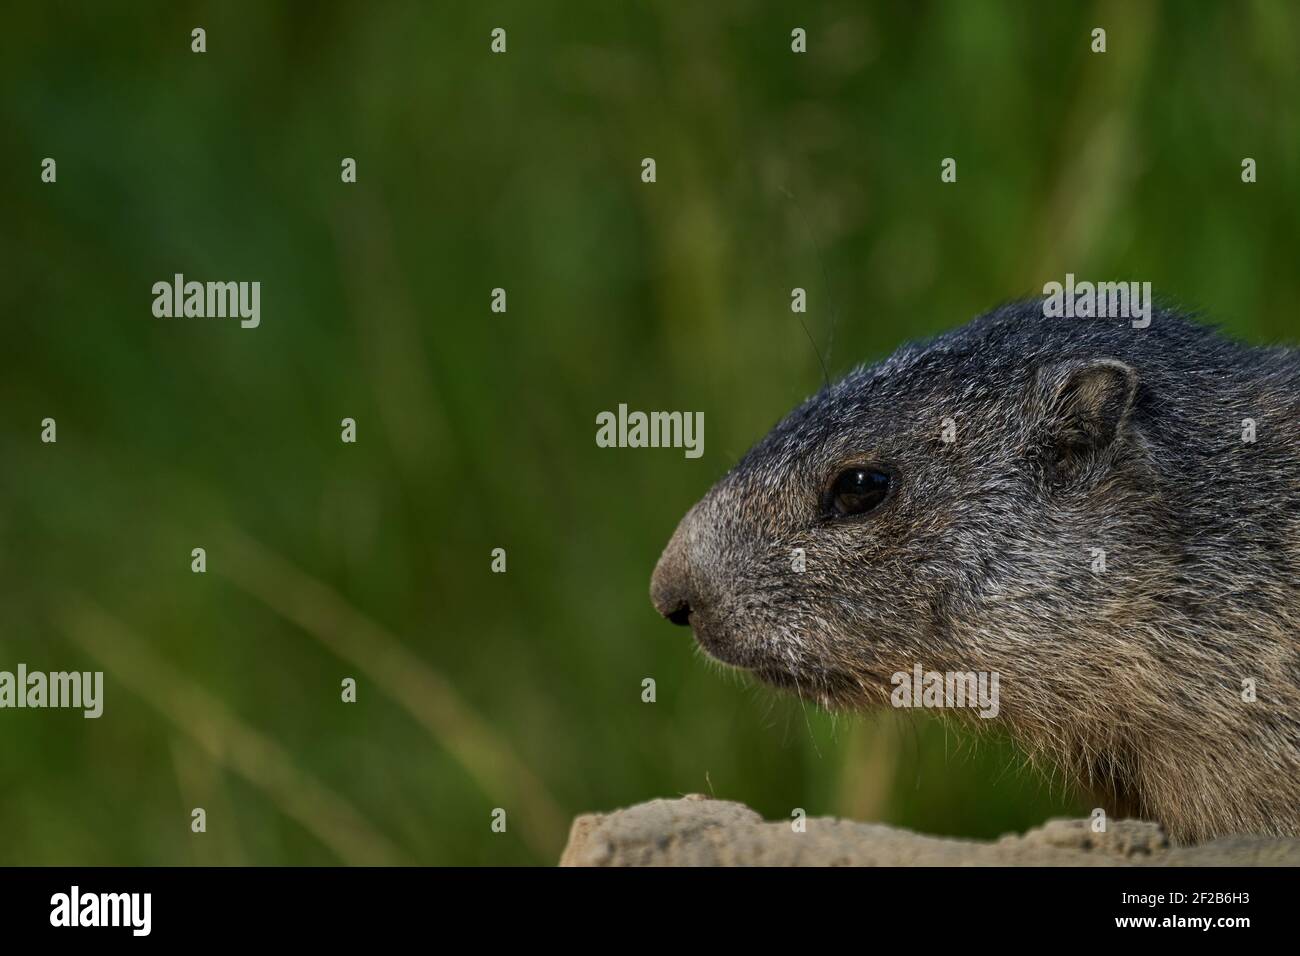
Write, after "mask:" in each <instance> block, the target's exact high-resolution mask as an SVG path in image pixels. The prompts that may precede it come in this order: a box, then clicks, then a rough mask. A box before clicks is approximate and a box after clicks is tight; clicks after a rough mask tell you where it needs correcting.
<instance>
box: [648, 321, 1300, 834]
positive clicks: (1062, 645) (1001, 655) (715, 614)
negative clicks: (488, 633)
mask: <svg viewBox="0 0 1300 956" xmlns="http://www.w3.org/2000/svg"><path fill="white" fill-rule="evenodd" d="M1298 563H1300V354H1298V353H1297V352H1295V351H1292V350H1289V349H1282V348H1251V347H1248V346H1244V345H1241V344H1238V343H1235V342H1232V341H1230V340H1228V339H1227V338H1225V337H1223V336H1222V335H1220V334H1219V333H1218V332H1216V331H1214V330H1213V329H1211V328H1208V327H1205V326H1202V325H1199V324H1197V323H1195V322H1192V321H1190V320H1189V319H1187V318H1185V317H1184V316H1182V315H1179V314H1176V313H1175V312H1173V311H1171V310H1168V309H1157V310H1155V312H1154V314H1153V317H1152V321H1151V323H1150V326H1149V327H1148V328H1145V329H1135V328H1133V327H1132V326H1131V325H1130V323H1129V322H1128V321H1127V320H1123V319H1098V318H1090V319H1068V320H1067V319H1049V318H1045V317H1044V315H1043V303H1042V302H1041V301H1030V302H1024V303H1018V304H1014V305H1009V306H1004V307H1002V308H1000V309H997V310H995V311H993V312H991V313H988V314H986V315H984V316H981V317H980V318H978V319H976V320H974V321H973V322H971V323H970V324H969V325H967V326H964V327H962V328H959V329H957V330H955V331H953V332H949V333H947V334H944V335H941V336H939V337H938V338H936V339H933V340H932V341H930V342H927V343H921V344H912V345H907V346H904V347H903V348H901V349H900V350H899V351H898V352H896V353H895V354H894V355H893V356H891V357H890V358H888V359H886V360H885V361H883V362H880V363H879V364H876V365H873V366H870V367H862V368H859V369H857V370H855V371H853V372H852V373H850V374H849V375H848V376H847V377H845V378H844V379H842V380H841V381H839V382H837V383H835V384H833V385H829V386H827V387H826V388H824V389H823V390H822V391H821V392H819V393H818V394H817V395H815V396H813V397H812V398H810V399H808V400H807V401H806V402H804V403H803V404H802V405H800V406H799V407H798V408H796V409H795V410H794V411H793V412H791V413H790V414H789V415H788V416H787V417H786V418H785V419H784V420H783V421H781V422H780V423H779V424H778V425H777V426H776V427H775V428H774V429H773V430H772V431H771V433H770V434H768V435H767V437H765V438H764V439H763V440H762V441H760V442H759V443H758V444H757V445H755V446H754V448H752V449H751V450H750V451H749V452H748V453H747V454H746V455H745V456H744V458H743V459H742V460H741V461H740V463H739V464H737V465H736V466H735V467H734V468H732V469H731V471H730V472H728V473H727V474H726V475H725V476H724V477H723V478H722V479H721V480H720V481H718V483H717V484H716V485H715V486H714V487H713V488H712V490H710V491H709V492H708V494H707V495H706V496H705V497H704V498H703V500H701V501H700V502H699V503H697V504H696V505H695V506H694V507H693V508H692V509H691V510H690V512H689V513H688V514H687V515H686V517H685V518H683V519H682V522H681V524H680V525H679V526H678V528H677V531H676V533H675V534H674V535H673V536H672V539H671V540H670V541H669V543H668V546H667V548H666V549H665V550H664V553H663V556H662V558H661V559H660V560H659V564H658V566H657V567H656V568H655V571H654V577H653V579H652V581H651V597H652V600H653V603H654V605H655V608H656V609H657V610H658V611H659V612H660V613H661V614H663V615H664V616H666V617H667V618H669V619H670V620H671V621H673V622H674V623H677V624H689V625H690V626H691V627H693V628H694V631H695V636H696V638H697V639H698V641H699V642H700V644H701V645H703V647H704V648H705V649H706V650H707V651H708V652H709V653H710V654H711V655H712V656H713V657H715V658H717V659H718V660H720V661H723V662H724V663H727V664H731V665H734V666H736V667H740V668H744V669H746V670H748V671H750V672H752V673H753V674H754V675H756V676H757V677H759V678H761V679H763V680H765V681H767V682H770V683H773V684H776V685H779V686H783V687H787V688H791V689H795V690H797V691H798V692H800V693H801V694H802V695H805V696H807V697H810V698H812V699H815V700H817V701H819V702H820V703H822V704H823V705H824V706H827V707H831V708H856V707H860V706H865V705H872V704H875V705H879V704H886V705H887V704H888V703H889V702H890V700H891V693H892V692H893V691H894V689H895V686H896V684H897V679H896V678H895V677H893V676H891V675H899V674H909V675H910V674H911V673H912V672H913V670H914V669H915V668H918V667H920V668H924V670H925V671H927V672H928V671H937V672H981V673H995V674H998V675H1000V685H999V686H1000V696H1001V700H1000V702H999V708H998V713H997V717H996V719H994V720H980V719H973V720H971V721H970V723H972V724H975V725H985V726H988V725H1002V726H1004V727H1005V728H1006V729H1007V730H1008V731H1009V733H1010V734H1011V736H1012V737H1013V738H1014V739H1015V740H1016V741H1017V742H1018V743H1019V744H1020V745H1021V746H1022V747H1023V748H1024V750H1025V751H1026V752H1027V753H1028V754H1029V755H1030V757H1031V758H1033V759H1043V760H1047V761H1050V762H1051V763H1052V764H1054V765H1056V766H1057V767H1059V768H1061V769H1062V770H1063V771H1064V772H1065V773H1066V774H1067V775H1068V776H1069V777H1071V778H1073V779H1074V780H1076V781H1077V782H1079V783H1080V784H1081V785H1083V786H1084V787H1085V788H1086V789H1088V790H1089V791H1091V792H1092V793H1094V794H1095V795H1096V796H1097V798H1098V799H1099V800H1100V801H1101V802H1102V803H1103V804H1104V805H1105V806H1106V807H1107V808H1108V810H1109V811H1110V812H1112V813H1115V814H1120V815H1129V816H1139V817H1143V818H1146V819H1152V820H1155V821H1158V822H1159V823H1161V824H1162V825H1164V827H1165V828H1166V829H1167V831H1168V832H1169V833H1170V834H1171V835H1173V836H1174V837H1176V838H1178V839H1181V840H1185V841H1196V840H1202V839H1206V838H1210V837H1214V836H1217V835H1220V834H1227V833H1240V832H1253V833H1268V834H1290V835H1294V834H1297V833H1300V568H1298V567H1297V564H1298ZM800 569H801V570H800ZM945 713H946V711H945ZM963 713H966V714H967V715H969V716H971V717H975V714H976V712H975V711H974V710H967V711H963Z"/></svg>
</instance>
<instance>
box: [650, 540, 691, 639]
mask: <svg viewBox="0 0 1300 956" xmlns="http://www.w3.org/2000/svg"><path fill="white" fill-rule="evenodd" d="M683 524H685V522H683ZM685 539H686V536H685V533H684V532H683V530H682V528H681V527H678V529H677V531H676V533H675V534H674V535H673V537H672V540H670V541H669V542H668V547H666V548H664V553H663V555H662V556H661V557H660V558H659V563H658V564H657V565H655V573H654V575H653V576H652V577H651V578H650V602H651V603H652V604H653V605H654V606H655V610H656V611H658V612H659V613H660V614H662V615H663V616H664V617H666V618H668V620H670V621H672V622H673V623H674V624H680V625H682V626H683V627H685V626H686V625H688V624H690V623H691V591H690V580H691V576H690V565H689V564H688V563H687V560H686V540H685Z"/></svg>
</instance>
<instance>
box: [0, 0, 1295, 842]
mask: <svg viewBox="0 0 1300 956" xmlns="http://www.w3.org/2000/svg"><path fill="white" fill-rule="evenodd" d="M115 6H116V8H117V12H112V10H113V6H111V5H106V4H95V5H72V4H53V3H45V2H23V3H13V4H8V5H7V9H6V16H5V23H4V29H3V30H2V31H0V109H2V113H0V120H2V127H3V130H4V132H3V139H4V142H5V144H6V145H5V146H4V148H3V150H2V151H0V183H2V186H0V189H2V190H3V201H2V203H0V215H2V216H3V229H0V254H2V261H3V263H4V268H3V283H0V315H2V316H3V329H2V332H3V334H2V337H0V609H2V613H3V619H2V622H3V627H2V628H0V669H8V670H13V669H14V668H15V667H16V665H17V663H18V662H19V661H22V662H25V663H26V664H27V665H28V666H29V667H30V668H33V669H40V670H67V669H87V670H94V669H102V670H104V671H106V705H105V713H104V716H103V717H102V718H101V719H99V720H85V719H83V718H82V717H81V715H80V714H79V713H77V712H69V711H54V710H46V711H30V710H23V711H18V710H4V711H0V827H2V828H3V833H4V836H3V838H0V862H3V863H9V864H46V863H69V864H118V863H122V864H145V863H164V864H172V863H189V862H198V863H294V864H297V863H335V862H419V863H457V864H475V863H512V864H513V863H552V862H554V860H555V859H556V856H557V854H558V851H559V849H560V847H561V846H562V844H563V841H564V837H565V834H566V829H567V825H568V821H569V819H570V818H571V817H572V816H573V815H574V814H576V813H579V812H584V811H590V810H610V809H613V808H616V807H619V806H624V805H628V804H631V803H635V802H639V801H642V800H646V799H649V798H652V797H659V796H674V795H677V794H682V793H690V792H705V793H710V792H711V793H714V794H716V795H717V796H719V797H725V798H730V799H736V800H741V801H744V802H746V803H749V804H750V805H752V806H753V807H755V808H756V809H758V810H759V811H760V812H762V813H763V814H765V815H767V816H769V817H773V818H788V816H789V814H790V812H791V810H792V809H793V808H794V807H803V808H805V809H806V810H807V811H808V813H809V814H812V815H820V814H840V815H848V816H853V817H856V818H860V819H870V820H883V821H887V822H890V823H895V824H900V825H903V826H907V827H912V828H917V829H921V830H925V831H930V832H935V833H945V834H964V835H971V836H984V837H988V836H994V835H996V834H999V833H1002V832H1005V831H1007V830H1011V829H1020V828H1024V827H1027V826H1031V825H1034V824H1036V823H1038V822H1041V821H1042V820H1043V819H1045V818H1046V817H1048V816H1050V815H1053V814H1063V813H1079V812H1082V811H1084V810H1086V809H1087V808H1088V806H1089V805H1088V804H1087V803H1085V802H1082V801H1081V800H1079V799H1078V798H1077V797H1076V796H1075V795H1074V794H1072V793H1071V791H1070V790H1069V789H1068V788H1067V787H1066V786H1065V785H1064V784H1063V783H1062V781H1060V780H1059V779H1056V780H1053V779H1052V778H1051V777H1050V776H1049V775H1047V774H1045V773H1042V772H1040V771H1037V770H1029V769H1026V768H1025V767H1024V766H1023V764H1022V760H1021V758H1020V757H1019V756H1018V755H1017V754H1016V752H1015V751H1014V750H1013V749H1012V748H1010V747H1009V746H1008V745H1006V744H1005V743H1004V742H1000V741H998V740H996V739H983V740H979V741H973V740H970V739H968V738H966V737H964V736H962V735H961V734H960V733H959V732H956V731H954V730H948V731H947V732H945V728H944V726H943V725H942V724H940V723H938V722H936V721H932V720H929V719H927V718H924V717H916V716H915V715H906V716H904V717H900V716H898V715H895V714H881V715H876V716H869V717H847V716H840V717H837V718H832V717H830V716H828V715H826V714H824V713H823V712H821V711H820V710H818V709H817V708H815V707H813V706H812V705H806V706H805V705H801V704H800V703H799V702H798V701H796V700H793V699H791V698H788V697H785V696H782V695H780V694H778V693H776V692H774V691H770V690H767V689H764V688H759V687H754V686H752V685H751V684H749V682H748V681H747V680H745V679H742V678H740V677H736V676H733V675H730V674H728V673H726V672H724V671H722V670H721V669H720V668H719V667H717V666H715V665H712V664H710V663H708V662H707V661H706V660H705V659H704V658H703V657H702V656H701V655H700V654H699V653H698V652H697V651H696V650H695V649H694V647H693V644H692V642H691V640H690V638H689V635H688V634H687V632H685V631H683V630H681V629H678V628H673V627H670V626H668V625H667V624H666V623H664V622H663V621H661V620H660V619H658V618H657V616H656V615H655V614H654V612H653V611H652V609H651V607H650V604H649V601H648V598H647V588H648V582H649V577H650V572H651V569H652V568H653V566H654V562H655V560H656V559H657V557H658V554H659V551H660V549H661V548H662V546H663V544H664V543H665V542H666V541H667V539H668V536H669V534H670V533H671V531H672V529H673V527H674V525H675V524H676V522H677V520H678V518H679V517H680V516H681V515H682V514H683V513H684V512H685V511H686V509H687V508H688V507H689V506H690V505H691V504H692V503H693V502H694V501H695V500H696V499H697V498H698V497H699V496H701V495H702V494H703V493H704V492H705V491H706V490H707V488H708V487H709V485H710V484H711V483H712V482H713V481H714V480H715V479H716V478H717V477H718V476H720V475H721V474H722V473H723V472H724V471H725V470H726V469H727V468H728V467H729V466H730V465H731V464H732V463H734V462H735V461H736V459H737V458H738V456H739V455H740V454H742V453H743V452H744V451H745V449H746V448H747V447H748V446H749V445H750V444H751V443H752V442H753V441H755V440H757V439H758V438H759V437H760V436H761V435H762V434H763V433H764V431H765V430H766V429H767V428H769V427H770V426H771V425H772V424H773V423H774V422H775V421H776V420H777V419H779V418H780V417H781V415H782V414H783V413H784V412H785V411H787V410H788V409H789V408H790V407H791V406H793V405H794V404H795V403H796V402H797V401H799V400H800V399H802V398H803V397H805V396H806V395H808V394H810V393H811V392H812V391H814V390H815V389H816V388H817V387H818V386H819V384H820V379H821V370H820V368H819V365H818V360H817V357H816V355H815V354H814V352H813V349H812V347H811V345H810V342H809V335H808V334H806V333H805V331H804V329H803V328H801V327H800V324H799V321H798V317H796V316H795V315H792V313H791V311H790V307H789V303H790V290H791V289H792V288H793V287H796V286H800V287H804V288H806V289H807V290H808V293H809V312H808V315H807V316H806V322H807V326H808V333H810V334H811V336H812V338H814V339H815V340H816V341H817V343H818V346H819V348H820V349H821V351H822V352H823V353H827V352H829V357H828V359H827V361H828V365H829V367H830V369H831V372H832V374H841V373H842V372H844V371H846V370H847V369H848V368H850V367H851V366H852V365H854V364H856V363H858V362H861V361H864V360H874V359H877V358H880V357H882V356H884V355H886V354H888V353H889V352H890V351H892V350H893V349H894V348H895V347H897V346H898V345H899V344H900V343H901V342H903V341H905V340H907V339H909V338H914V337H917V336H921V335H926V334H930V333H934V332H938V331H940V330H943V329H947V328H951V327H954V326H956V325H959V324H961V323H962V322H964V321H966V320H967V319H969V318H970V317H972V316H973V315H975V314H977V313H979V312H981V311H984V310H985V309H987V308H989V307H991V306H993V305H995V304H998V303H999V302H1002V301H1006V300H1008V299H1012V298H1016V297H1020V296H1023V295H1027V294H1032V293H1034V292H1035V291H1036V290H1040V289H1041V288H1042V285H1043V284H1044V283H1045V282H1047V281H1051V280H1058V281H1059V280H1063V278H1064V276H1065V273H1066V272H1074V273H1075V274H1076V275H1078V276H1079V277H1080V278H1087V279H1131V280H1138V281H1150V282H1152V283H1153V285H1154V287H1155V290H1156V292H1157V294H1158V295H1163V296H1165V297H1166V298H1168V299H1172V300H1174V301H1176V302H1179V303H1183V304H1185V305H1187V306H1189V307H1195V308H1197V309H1201V310H1203V311H1204V313H1205V314H1206V315H1207V316H1209V317H1212V318H1213V319H1214V320H1215V321H1218V322H1221V323H1222V324H1223V325H1225V326H1226V327H1227V328H1228V329H1230V330H1231V331H1233V332H1234V333H1236V334H1239V335H1242V336H1244V337H1246V338H1248V339H1250V340H1252V341H1257V342H1274V341H1282V342H1287V341H1294V340H1295V339H1296V338H1297V337H1300V328H1297V316H1296V308H1295V303H1296V301H1297V295H1298V294H1300V281H1298V280H1297V272H1298V270H1297V252H1298V251H1300V224H1298V221H1297V215H1296V213H1297V210H1298V209H1300V201H1298V200H1300V185H1298V184H1300V119H1298V116H1300V110H1298V108H1297V104H1298V103H1300V95H1298V94H1300V9H1298V8H1297V7H1296V5H1294V4H1291V3H1285V2H1256V3H1224V4H1212V3H1168V4H1158V3H1150V2H1115V3H1079V4H1071V3H1052V4H1040V3H1029V2H1024V3H1010V2H1008V3H977V2H951V3H920V4H912V3H897V4H885V3H872V4H863V3H849V2H827V3H815V4H799V5H797V6H796V5H779V6H778V5H775V4H774V5H770V6H767V5H762V4H759V3H753V2H739V0H723V2H718V3H708V4H686V3H675V4H674V3H659V4H649V3H647V4H633V3H610V2H607V0H587V2H573V3H567V2H566V3H537V2H520V3H510V4H506V3H485V4H432V3H428V4H425V3H378V4H351V3H349V4H344V3H330V4H326V3H312V4H305V3H304V4H288V3H284V4H271V3H261V2H221V3H216V2H213V3H211V4H178V3H170V2H168V3H162V2H156V3H132V4H117V5H115ZM196 26H202V27H204V28H205V29H206V30H207V46H208V49H207V52H206V53H205V54H202V55H197V54H194V53H191V52H190V30H191V29H192V28H193V27H196ZM498 26H500V27H504V28H505V29H506V30H507V31H508V52H507V53H506V54H505V55H493V54H491V53H490V52H489V32H490V31H491V29H492V28H494V27H498ZM796 26H802V27H804V28H805V29H806V30H807V33H808V53H807V54H805V55H796V54H794V53H792V52H791V50H790V31H791V29H792V28H793V27H796ZM1096 26H1102V27H1105V28H1106V29H1107V31H1108V46H1109V49H1108V52H1106V53H1105V54H1102V55H1095V54H1093V53H1091V52H1090V50H1089V45H1090V31H1091V29H1092V28H1093V27H1096ZM47 156H48V157H53V158H55V159H56V160H57V163H58V181H57V183H56V184H43V183H41V181H40V177H39V173H40V163H41V160H42V159H43V158H44V157H47ZM345 156H350V157H355V158H356V160H357V163H358V174H359V175H358V178H359V181H358V182H357V183H356V184H355V185H345V184H343V183H341V182H340V176H339V171H340V161H341V160H342V158H343V157H345ZM646 156H652V157H654V158H655V159H656V161H657V164H658V182H656V183H654V184H653V185H647V184H643V183H642V182H641V180H640V163H641V159H642V158H643V157H646ZM948 156H951V157H954V158H956V159H957V163H958V181H957V182H956V183H955V184H947V185H946V184H943V183H941V182H940V178H939V165H940V161H941V160H942V159H943V158H944V157H948ZM1246 156H1250V157H1253V158H1255V159H1256V160H1257V161H1258V168H1259V173H1258V175H1259V181H1258V183H1256V184H1253V185H1246V184H1243V183H1242V182H1241V178H1240V164H1241V160H1242V158H1243V157H1246ZM176 272H183V273H184V274H185V275H186V276H187V277H189V278H193V279H199V280H258V281H260V282H261V283H262V324H261V327H260V328H258V329H255V330H243V329H241V328H239V326H238V324H237V323H235V322H233V321H230V320H202V319H188V320H187V319H175V320H166V319H155V318H154V317H153V316H152V314H151V305H152V295H151V292H150V288H151V286H152V284H153V283H154V282H156V281H159V280H170V278H171V276H172V275H173V273H176ZM498 286H499V287H504V288H505V289H506V290H507V293H508V297H509V298H508V303H509V311H508V312H507V313H506V314H504V315H497V314H493V313H492V312H490V310H489V297H490V291H491V289H493V288H494V287H498ZM832 315H834V316H835V317H836V318H835V327H834V333H833V344H831V343H830V340H831V338H832V333H831V325H832ZM620 402H626V403H628V404H629V406H630V407H631V408H634V409H647V410H649V409H682V410H691V411H702V412H703V413H704V415H705V421H706V429H705V454H704V456H703V457H702V458H700V459H698V460H688V459H686V458H684V456H683V455H682V454H681V452H680V451H673V450H649V449H647V450H630V449H622V450H611V449H600V448H597V447H596V445H595V442H594V436H595V415H596V413H597V412H599V411H601V410H606V409H615V408H616V407H617V405H618V403H620ZM46 417H52V418H55V419H56V420H57V427H58V442H57V444H42V443H41V442H40V422H41V420H42V419H43V418H46ZM344 417H353V418H355V419H356V421H357V422H358V434H359V440H358V442H357V443H356V444H355V445H344V444H343V443H341V442H340V439H339V422H340V420H341V419H342V418H344ZM194 547H204V548H206V549H207V554H208V572H207V573H206V574H202V575H200V574H193V573H191V571H190V551H191V549H192V548H194ZM496 547H504V548H506V549H507V552H508V556H509V557H508V561H509V564H508V568H509V570H508V572H507V573H506V574H492V573H490V570H489V563H490V551H491V549H493V548H496ZM347 676H353V677H356V678H357V680H358V685H359V701H358V702H357V703H356V704H351V705H348V704H343V703H341V702H340V699H339V688H340V681H341V680H342V679H343V678H344V677H347ZM645 677H653V678H654V679H655V680H656V681H657V687H658V701H657V702H656V703H654V704H645V703H642V702H641V696H640V692H641V681H642V680H643V678H645ZM193 807H203V808H205V809H206V811H207V815H208V819H207V822H208V829H207V832H206V833H204V834H193V833H191V831H190V810H191V808H193ZM495 807H503V808H505V809H506V810H507V813H508V821H509V827H508V830H507V832H506V833H504V834H494V833H493V832H492V831H491V829H490V822H491V813H492V810H493V808H495Z"/></svg>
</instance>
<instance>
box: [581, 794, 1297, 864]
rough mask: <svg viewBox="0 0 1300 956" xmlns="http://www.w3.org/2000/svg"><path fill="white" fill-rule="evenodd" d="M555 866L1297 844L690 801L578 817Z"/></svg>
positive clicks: (1131, 858) (1064, 856) (1278, 852)
mask: <svg viewBox="0 0 1300 956" xmlns="http://www.w3.org/2000/svg"><path fill="white" fill-rule="evenodd" d="M560 865H561V866H1300V840H1297V839H1275V838H1270V837H1260V836H1235V837H1225V838H1222V839H1219V840H1215V841H1213V842H1210V843H1202V844H1199V845H1197V846H1178V845H1176V844H1174V843H1172V842H1171V841H1170V840H1169V839H1168V838H1167V837H1166V836H1165V834H1164V833H1163V832H1162V831H1161V829H1160V827H1159V826H1157V825H1156V824H1154V823H1146V822H1144V821H1141V820H1112V821H1110V824H1109V826H1108V827H1107V830H1106V832H1105V833H1094V832H1093V831H1092V826H1091V823H1090V821H1088V820H1049V821H1048V822H1047V823H1045V824H1044V825H1043V826H1041V827H1038V828H1036V829H1033V830H1030V831H1029V832H1028V833H1025V834H1023V835H1017V834H1008V835H1006V836H1004V837H1002V838H1001V839H999V840H996V841H994V842H991V843H990V842H983V841H978V840H959V839H953V838H950V837H934V836H925V835H923V834H919V833H911V832H909V831H907V830H900V829H897V828H895V827H889V826H885V825H883V824H879V823H856V822H853V821H851V820H837V819H835V818H833V817H810V818H808V820H807V821H806V829H805V831H804V832H802V833H796V832H795V831H794V829H793V828H792V827H791V822H790V821H774V822H773V821H765V820H763V818H762V817H760V816H759V815H758V814H757V813H755V812H754V811H753V810H751V809H750V808H749V807H747V806H745V805H744V804H742V803H734V802H732V801H729V800H712V799H710V798H708V797H706V796H703V795H701V794H691V795H689V796H686V797H683V798H681V799H678V800H651V801H650V802H648V803H640V804H637V805H636V806H634V807H628V808H627V809H625V810H616V811H614V812H613V813H593V814H586V815H584V816H580V817H578V818H577V819H576V820H574V821H573V827H572V829H571V830H570V831H569V843H568V846H567V847H565V849H564V853H563V854H562V855H561V856H560Z"/></svg>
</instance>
